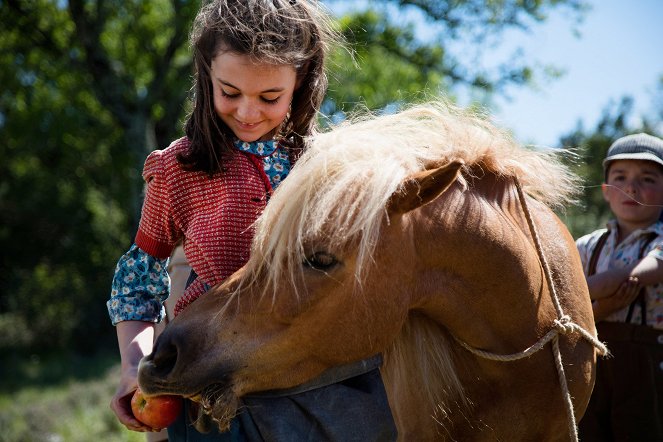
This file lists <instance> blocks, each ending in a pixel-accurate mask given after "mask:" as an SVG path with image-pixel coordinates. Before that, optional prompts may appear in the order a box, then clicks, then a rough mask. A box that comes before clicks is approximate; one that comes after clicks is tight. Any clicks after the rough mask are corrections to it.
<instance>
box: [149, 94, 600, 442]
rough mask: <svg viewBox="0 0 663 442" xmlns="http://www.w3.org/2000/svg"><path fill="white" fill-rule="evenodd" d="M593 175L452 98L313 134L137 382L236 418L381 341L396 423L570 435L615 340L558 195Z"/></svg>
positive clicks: (488, 434) (416, 435)
mask: <svg viewBox="0 0 663 442" xmlns="http://www.w3.org/2000/svg"><path fill="white" fill-rule="evenodd" d="M578 188H579V179H578V177H577V176H575V175H574V174H573V173H572V172H570V170H569V168H568V167H567V166H565V163H564V161H562V160H561V159H560V158H559V155H557V154H556V153H555V152H552V151H546V150H541V149H539V150H535V149H531V148H525V147H523V146H521V145H519V144H518V143H517V142H515V141H514V140H513V138H512V137H511V136H510V134H509V133H508V132H507V131H505V130H503V129H500V128H498V127H496V126H495V125H494V124H493V123H492V122H491V121H490V119H489V118H488V117H487V116H486V115H482V114H479V113H477V112H469V111H467V110H461V109H459V108H457V107H454V106H453V105H451V104H449V103H447V102H445V101H443V100H438V101H433V102H428V103H424V104H419V105H415V106H411V107H409V108H406V109H404V110H401V111H399V112H397V113H392V114H383V115H364V116H361V117H358V118H353V119H349V121H347V122H345V123H341V124H340V125H339V126H337V127H334V128H333V129H331V130H329V131H326V132H321V133H318V134H315V135H313V136H311V137H310V138H309V139H307V148H306V150H305V152H304V153H303V154H302V156H301V157H300V158H299V160H298V161H297V163H296V165H295V166H294V167H293V169H292V171H291V173H290V175H289V176H288V178H287V179H286V180H285V181H284V182H283V183H282V184H281V185H280V186H279V188H278V189H277V190H276V191H275V192H274V194H273V196H272V197H271V199H270V201H269V203H268V204H267V206H266V208H265V210H264V211H263V213H262V214H261V215H260V217H259V218H258V220H257V222H256V223H255V225H254V229H255V230H254V240H253V244H252V249H251V255H250V258H249V260H248V262H247V264H246V265H245V266H244V267H242V268H241V269H240V270H239V271H237V272H236V273H235V274H233V275H232V276H231V277H229V278H228V279H227V280H226V281H224V282H223V283H222V284H220V285H219V286H217V287H214V288H212V289H211V290H210V291H209V292H208V293H206V294H205V295H203V296H202V297H201V298H199V299H198V300H197V301H195V302H194V303H193V304H192V305H190V306H189V307H188V308H187V309H186V310H185V311H183V312H182V313H181V314H180V315H179V316H177V317H176V318H175V320H174V321H172V322H171V323H169V324H168V326H167V327H166V330H165V332H164V333H163V334H162V335H161V336H160V337H159V339H158V341H157V343H156V345H155V349H154V351H153V353H152V354H151V355H148V356H146V357H145V358H144V359H143V361H142V362H141V365H140V369H139V384H140V386H141V388H142V389H143V390H144V391H145V392H146V393H147V394H151V395H154V394H178V395H182V396H185V397H188V398H192V399H193V400H195V401H198V402H200V403H202V404H204V406H205V410H206V412H207V413H209V414H210V415H211V416H212V418H214V419H215V420H216V421H217V423H218V424H219V425H220V426H221V427H227V425H228V424H229V419H230V418H232V416H234V415H235V413H236V411H237V408H238V407H239V406H240V404H241V402H240V398H241V397H243V396H245V395H249V394H251V393H254V392H260V391H265V390H275V389H286V388H290V387H293V386H296V385H299V384H302V383H304V382H307V381H309V380H310V379H313V378H315V377H316V376H318V375H320V374H321V373H323V372H326V370H329V369H330V368H332V367H335V366H339V365H343V364H348V363H352V362H353V361H359V360H362V359H364V358H367V357H370V356H371V355H376V354H381V355H382V356H383V364H382V366H381V368H380V370H381V374H382V377H383V380H384V384H385V389H386V392H387V396H388V401H389V406H390V408H391V411H392V415H393V417H394V420H395V423H396V427H397V430H398V434H399V440H405V441H409V440H421V441H427V440H476V441H484V440H490V441H494V440H537V441H557V440H568V439H569V438H571V439H573V438H574V431H575V423H576V419H579V418H580V417H581V416H582V414H583V412H584V410H585V408H586V406H587V403H588V401H589V397H590V395H591V391H592V388H593V382H594V374H595V363H596V358H597V353H600V352H601V351H603V350H604V349H602V348H601V344H600V342H598V341H597V340H596V338H595V336H596V329H595V327H594V319H593V314H592V308H591V302H590V298H589V293H588V289H587V285H586V281H585V278H584V276H583V271H582V268H581V263H580V259H579V256H578V253H577V251H576V248H575V244H574V241H573V238H572V237H571V235H570V234H569V232H568V230H567V229H566V227H565V226H564V224H563V223H562V222H561V221H560V219H559V218H558V217H557V216H556V215H555V212H554V210H555V209H558V208H560V207H563V206H564V205H565V204H568V203H569V202H571V201H573V198H574V196H575V195H576V192H577V189H578ZM575 437H577V436H575Z"/></svg>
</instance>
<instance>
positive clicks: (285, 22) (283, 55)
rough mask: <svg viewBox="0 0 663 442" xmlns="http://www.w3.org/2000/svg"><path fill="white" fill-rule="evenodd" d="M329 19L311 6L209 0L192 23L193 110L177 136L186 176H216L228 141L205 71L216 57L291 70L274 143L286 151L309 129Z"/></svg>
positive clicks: (323, 81) (305, 1) (322, 81)
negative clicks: (287, 106)
mask: <svg viewBox="0 0 663 442" xmlns="http://www.w3.org/2000/svg"><path fill="white" fill-rule="evenodd" d="M337 35H338V34H337V33H336V32H335V31H334V29H333V27H332V22H331V19H330V17H329V16H328V15H327V14H326V13H325V12H324V11H323V10H322V9H321V6H320V4H319V2H318V1H316V0H214V1H211V2H209V3H207V4H205V5H204V6H203V7H202V8H201V10H200V12H199V13H198V15H197V17H196V19H195V20H194V23H193V29H192V32H191V45H192V48H193V64H194V69H195V72H194V84H193V108H192V111H191V114H190V115H189V116H188V119H187V121H186V126H185V131H186V135H187V137H188V138H189V140H190V143H191V145H190V148H189V150H188V151H187V152H185V153H183V154H181V155H180V156H179V157H178V160H179V161H180V163H182V164H183V165H184V167H185V168H187V169H188V170H195V171H204V172H207V173H209V174H213V173H215V172H219V171H222V170H223V161H224V159H225V158H226V156H227V155H228V154H229V153H230V152H231V151H232V149H233V146H232V142H233V139H234V134H233V133H232V131H231V130H230V129H229V128H228V127H227V126H226V124H225V123H223V121H221V119H220V118H219V117H218V116H217V115H216V112H215V110H214V98H213V92H212V79H211V74H210V69H211V68H210V66H211V63H212V60H213V59H214V57H216V56H217V55H218V54H219V52H221V51H228V52H232V53H236V54H240V55H248V56H250V57H251V58H252V59H254V60H255V61H256V62H260V63H269V64H275V65H289V66H294V67H295V70H296V72H297V80H298V82H299V84H300V86H299V88H298V89H296V90H295V91H294V95H293V99H292V107H291V111H290V118H289V120H288V121H287V122H286V123H285V124H284V127H282V132H281V136H283V138H284V139H285V140H286V142H287V143H288V145H289V147H291V148H292V149H293V150H299V149H301V148H302V145H303V140H302V138H303V137H304V136H306V135H308V134H310V133H311V132H312V131H313V130H314V129H315V127H316V118H315V117H316V113H317V110H318V109H319V107H320V105H321V103H322V100H323V98H324V95H325V92H326V89H327V76H326V73H325V70H324V67H325V58H326V57H327V55H328V52H329V50H330V47H331V44H332V43H333V42H334V41H339V39H338V37H337Z"/></svg>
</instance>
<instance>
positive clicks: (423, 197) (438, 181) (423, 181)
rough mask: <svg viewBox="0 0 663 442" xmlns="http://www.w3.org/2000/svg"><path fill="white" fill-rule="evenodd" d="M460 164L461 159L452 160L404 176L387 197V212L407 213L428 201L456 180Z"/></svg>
mask: <svg viewBox="0 0 663 442" xmlns="http://www.w3.org/2000/svg"><path fill="white" fill-rule="evenodd" d="M462 166H463V162H462V161H452V162H451V163H448V164H445V165H444V166H441V167H437V168H434V169H428V170H424V171H422V172H417V173H416V174H414V175H412V176H410V177H408V178H406V179H405V181H403V185H402V186H401V188H400V189H399V191H397V192H396V193H394V194H393V195H392V196H391V198H390V199H389V203H388V205H387V210H388V212H389V214H390V215H393V214H397V213H401V214H402V213H407V212H409V211H410V210H414V209H416V208H418V207H421V206H423V205H424V204H428V203H430V202H431V201H433V200H434V199H435V198H437V197H438V196H440V195H441V194H442V192H444V191H445V190H447V189H448V188H449V186H450V185H451V184H453V182H454V181H456V178H458V173H459V172H460V168H461V167H462Z"/></svg>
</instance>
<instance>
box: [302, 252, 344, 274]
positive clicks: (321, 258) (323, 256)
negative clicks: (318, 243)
mask: <svg viewBox="0 0 663 442" xmlns="http://www.w3.org/2000/svg"><path fill="white" fill-rule="evenodd" d="M337 263H338V261H337V260H336V257H335V256H334V255H332V254H330V253H327V252H315V253H314V254H312V255H311V256H308V257H307V258H306V259H304V263H303V264H304V266H305V267H309V268H311V269H315V270H329V269H331V268H332V267H334V266H335V265H336V264H337Z"/></svg>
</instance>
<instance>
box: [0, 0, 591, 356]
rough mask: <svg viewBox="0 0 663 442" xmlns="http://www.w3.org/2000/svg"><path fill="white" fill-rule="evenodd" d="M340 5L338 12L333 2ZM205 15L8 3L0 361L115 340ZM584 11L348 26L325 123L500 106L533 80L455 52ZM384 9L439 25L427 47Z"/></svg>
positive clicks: (0, 15)
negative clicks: (123, 282) (160, 153)
mask: <svg viewBox="0 0 663 442" xmlns="http://www.w3.org/2000/svg"><path fill="white" fill-rule="evenodd" d="M329 3H330V5H332V6H333V3H334V2H333V1H330V2H329ZM199 6H200V1H191V0H122V1H119V0H106V1H102V0H22V1H20V0H3V1H0V84H2V88H0V135H1V136H2V142H1V143H0V157H1V158H2V160H1V161H0V241H1V244H2V249H3V254H2V260H1V261H0V266H1V268H0V349H6V348H13V349H16V348H20V347H28V348H31V349H35V348H38V347H42V348H62V347H64V346H73V347H75V348H77V349H82V348H87V347H91V346H94V345H97V343H98V340H99V339H100V337H102V336H106V337H108V338H111V339H114V338H113V333H112V328H111V327H110V324H109V321H108V318H107V314H106V309H105V305H104V304H105V301H106V299H107V297H108V291H109V285H110V279H111V277H112V274H113V268H114V265H115V262H116V260H117V258H118V257H119V256H120V254H121V253H123V252H124V251H125V250H126V249H127V248H128V246H129V245H130V243H131V241H132V236H133V234H134V233H135V228H136V223H137V217H138V213H139V208H140V201H141V199H140V194H141V189H142V180H141V177H140V171H141V169H142V163H143V161H144V159H145V156H146V154H147V153H148V152H149V151H150V150H152V149H154V148H156V147H160V148H163V147H165V146H166V145H167V144H168V143H169V141H170V140H172V139H174V138H176V137H179V136H181V133H182V131H181V124H182V120H183V117H184V115H185V113H186V108H187V96H188V94H189V90H190V85H191V61H190V54H189V49H188V44H187V37H188V32H189V28H190V24H191V22H192V19H193V17H194V15H195V13H196V11H197V10H198V8H199ZM560 6H566V7H570V8H571V9H572V10H575V11H580V10H581V9H582V4H581V2H580V1H579V0H545V1H544V0H538V1H528V2H520V1H515V0H503V1H499V2H496V1H478V0H456V1H438V0H427V1H426V0H411V1H406V0H383V1H373V2H370V3H369V4H368V8H367V9H366V10H364V11H361V12H357V13H353V14H350V15H348V16H347V17H343V18H341V19H340V20H339V27H340V29H341V31H342V32H343V33H344V35H346V37H347V39H348V46H349V47H350V48H351V50H352V51H354V52H355V54H356V59H355V61H356V62H354V61H352V60H351V59H350V58H349V57H348V56H347V52H343V51H339V52H338V53H336V54H335V55H334V57H333V63H332V64H331V72H330V77H331V82H330V92H329V96H328V98H329V99H328V100H327V102H326V104H325V109H326V111H327V112H328V113H330V114H333V113H335V112H341V111H347V110H351V108H352V106H354V104H355V103H357V102H362V103H364V104H365V105H366V106H368V107H370V108H372V109H381V108H384V107H386V106H389V105H390V104H392V103H395V102H396V103H397V102H403V101H412V100H416V99H418V98H420V97H422V91H423V95H424V96H425V95H433V94H437V93H438V92H439V91H440V90H452V89H453V87H454V86H456V85H459V84H465V85H472V86H476V87H480V88H483V89H484V90H487V91H489V92H497V93H499V92H500V90H501V87H502V86H503V85H505V84H522V83H523V82H526V81H528V79H529V77H530V75H531V69H530V67H528V66H518V65H510V64H508V63H505V65H506V66H502V67H500V68H498V69H497V71H496V72H487V71H486V70H485V69H477V68H475V67H473V66H471V65H468V63H465V64H464V63H462V62H461V61H459V60H458V59H456V58H455V57H454V56H453V55H452V51H450V50H449V45H450V44H451V43H452V42H453V41H455V40H456V39H458V38H461V36H467V35H470V36H471V38H472V39H474V41H476V42H477V44H479V43H480V42H481V41H482V39H483V38H485V36H487V35H495V34H499V33H500V32H502V31H503V30H504V29H507V28H510V27H526V26H527V25H528V23H529V22H530V21H531V20H535V21H536V20H543V19H544V18H545V14H546V12H547V11H549V10H551V9H553V8H557V7H560ZM389 8H402V9H406V10H414V11H418V13H420V14H422V15H423V17H425V18H426V20H428V22H429V23H433V24H436V25H437V26H440V29H441V30H440V32H439V33H438V34H439V35H438V37H436V38H435V39H433V40H430V41H422V40H421V39H419V38H418V37H417V32H416V28H415V25H414V24H412V23H410V24H408V23H405V22H402V23H401V22H394V21H393V20H392V19H390V13H389V11H390V9H389Z"/></svg>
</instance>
